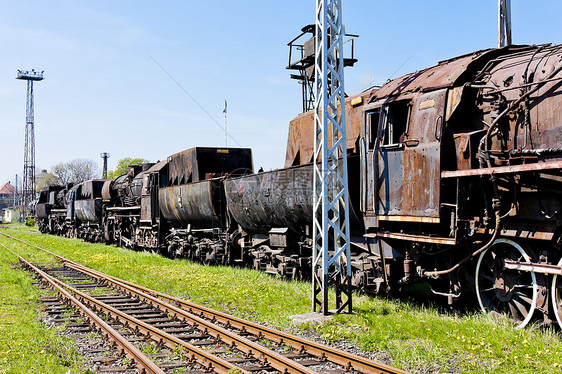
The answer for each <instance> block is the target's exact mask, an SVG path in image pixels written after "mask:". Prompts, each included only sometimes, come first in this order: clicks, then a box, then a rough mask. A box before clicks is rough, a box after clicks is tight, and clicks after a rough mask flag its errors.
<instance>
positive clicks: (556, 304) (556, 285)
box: [550, 259, 562, 328]
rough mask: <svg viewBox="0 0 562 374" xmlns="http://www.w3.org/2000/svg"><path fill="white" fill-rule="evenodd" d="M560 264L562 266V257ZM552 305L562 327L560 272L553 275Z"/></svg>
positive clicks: (561, 281)
mask: <svg viewBox="0 0 562 374" xmlns="http://www.w3.org/2000/svg"><path fill="white" fill-rule="evenodd" d="M558 266H562V259H560V261H559V262H558ZM550 294H551V298H552V306H553V308H552V309H553V311H554V315H555V316H556V320H557V321H558V325H559V326H560V328H562V277H559V276H558V274H556V275H554V276H553V277H552V290H551V293H550Z"/></svg>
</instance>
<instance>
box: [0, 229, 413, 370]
mask: <svg viewBox="0 0 562 374" xmlns="http://www.w3.org/2000/svg"><path fill="white" fill-rule="evenodd" d="M0 234H2V235H5V236H7V237H10V238H12V239H15V240H17V241H19V242H21V243H24V244H26V245H29V246H32V247H34V248H36V249H39V250H41V251H44V252H46V253H49V254H51V255H53V256H55V257H56V258H58V259H60V260H61V261H63V262H66V263H68V264H73V265H75V266H76V267H79V268H81V269H84V270H88V271H90V272H92V273H97V274H99V275H103V276H105V277H107V278H108V279H109V280H111V281H112V283H113V282H119V283H122V284H123V285H127V286H129V287H132V288H136V289H138V290H140V291H142V292H145V293H147V294H150V295H153V296H155V297H160V298H162V299H165V300H168V301H170V302H172V303H175V304H176V305H178V306H180V307H181V308H185V309H187V311H188V312H190V313H193V314H195V313H199V315H209V316H211V317H213V319H215V320H216V321H218V322H220V323H223V324H225V325H230V326H232V327H234V328H237V329H239V330H242V331H246V332H248V333H251V334H254V335H258V336H263V337H264V338H267V339H270V340H273V341H276V342H278V343H280V344H283V343H284V344H288V345H290V346H291V347H293V348H294V349H297V350H302V351H306V352H308V353H311V354H314V355H317V356H318V357H319V358H322V359H326V360H328V361H330V362H333V363H335V364H338V365H340V366H343V367H346V368H350V369H351V368H354V369H356V370H359V371H361V372H365V373H380V374H386V373H388V374H408V372H406V371H403V370H400V369H397V368H393V367H391V366H388V365H385V364H383V363H379V362H374V361H372V360H369V359H367V358H364V357H361V356H357V355H354V354H352V353H348V352H345V351H342V350H340V349H337V348H333V347H330V346H327V345H325V344H321V343H316V342H313V341H309V340H306V339H304V338H301V337H298V336H295V335H292V334H289V333H286V332H283V331H278V330H275V329H272V328H269V327H266V326H262V325H260V324H258V323H255V322H251V321H247V320H244V319H242V318H238V317H234V316H231V315H228V314H226V313H222V312H219V311H215V310H212V309H210V308H207V307H205V306H202V305H198V304H196V303H192V302H189V301H185V300H182V299H179V298H177V297H174V296H170V295H167V294H164V293H162V292H158V291H154V290H151V289H149V288H147V287H144V286H140V285H136V284H134V283H131V282H128V281H125V280H122V279H119V278H117V277H114V276H111V275H106V274H104V273H101V272H99V271H97V270H93V269H90V268H88V267H86V266H84V265H82V264H79V263H77V262H74V261H71V260H68V259H66V258H64V257H62V256H60V255H57V254H55V253H52V252H50V251H48V250H46V249H43V248H40V247H38V246H36V245H34V244H31V243H28V242H26V241H23V240H21V239H18V238H15V237H13V236H10V235H8V234H5V233H2V232H0Z"/></svg>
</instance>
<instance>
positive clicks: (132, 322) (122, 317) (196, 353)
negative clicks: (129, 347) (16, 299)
mask: <svg viewBox="0 0 562 374" xmlns="http://www.w3.org/2000/svg"><path fill="white" fill-rule="evenodd" d="M52 279H53V281H55V282H56V283H58V284H60V285H61V286H64V287H66V288H68V289H69V290H71V291H72V292H73V293H75V294H76V295H78V298H79V299H82V300H85V301H86V303H89V304H94V305H96V306H97V307H98V308H100V309H103V310H104V311H105V312H106V313H108V314H109V315H110V316H112V317H113V318H115V319H116V320H117V321H118V322H121V321H125V325H128V326H129V327H134V328H135V329H137V328H138V331H139V332H140V333H142V334H144V335H145V336H146V337H147V338H151V339H153V340H157V341H158V339H160V340H159V342H161V343H164V344H166V346H167V347H168V348H170V349H174V348H175V347H176V346H177V345H180V346H182V347H184V348H185V349H186V350H187V351H188V353H189V354H191V355H192V360H193V361H195V360H196V361H197V362H199V363H200V364H201V365H203V366H205V365H204V363H208V365H207V367H208V369H212V370H214V371H216V372H218V373H228V372H229V371H230V370H240V368H238V367H237V366H235V365H234V364H231V363H229V362H227V361H225V360H223V359H221V358H219V357H217V356H215V355H212V354H210V353H207V352H205V351H204V350H202V349H199V348H197V347H195V346H194V345H192V344H190V343H187V342H185V341H183V340H181V339H179V338H177V337H175V336H173V335H170V334H168V333H167V332H165V331H163V330H161V329H159V328H157V327H156V326H152V325H149V324H148V323H146V322H143V321H141V320H139V319H137V318H135V317H132V316H130V315H128V314H127V313H124V312H122V311H120V310H118V309H116V308H114V307H112V306H111V305H108V304H106V303H104V302H103V301H100V300H97V299H96V298H95V297H93V296H90V295H87V294H85V293H83V292H81V291H78V290H77V289H75V288H73V287H72V286H69V285H67V284H65V283H64V282H62V281H60V280H58V279H56V278H52ZM240 372H242V373H247V374H248V372H246V371H244V370H240Z"/></svg>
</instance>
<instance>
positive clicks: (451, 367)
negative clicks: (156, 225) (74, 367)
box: [0, 225, 562, 373]
mask: <svg viewBox="0 0 562 374" xmlns="http://www.w3.org/2000/svg"><path fill="white" fill-rule="evenodd" d="M2 231H4V232H6V233H9V234H13V235H15V236H18V237H21V238H22V239H24V240H29V241H33V242H34V243H36V244H37V245H38V246H40V247H44V248H46V249H49V250H52V251H53V252H56V253H58V254H60V255H62V256H65V257H67V258H69V259H71V260H75V261H78V262H81V263H83V264H84V265H87V266H90V267H92V268H94V269H97V270H100V271H102V272H105V273H108V274H111V275H114V276H117V277H119V278H123V279H125V280H128V281H131V282H135V283H138V284H141V285H144V286H147V287H150V288H153V289H155V290H158V291H162V292H166V293H169V294H172V295H175V296H179V297H182V298H185V299H189V300H193V301H195V302H198V303H201V304H205V305H208V306H210V307H213V308H215V309H218V310H223V311H228V312H229V313H231V314H233V315H237V316H240V317H244V318H248V319H251V320H254V321H259V322H264V323H267V324H269V325H273V326H275V327H278V328H283V329H290V328H291V326H290V322H289V318H288V317H289V316H290V315H293V314H302V313H307V312H309V311H310V300H311V296H310V293H311V286H310V284H309V283H306V282H287V281H284V280H282V279H278V278H274V277H271V276H268V275H266V274H264V273H261V272H257V271H253V270H249V269H238V268H231V267H214V266H206V267H205V266H201V265H199V264H194V263H191V262H189V261H186V260H179V261H178V260H175V261H172V260H169V259H166V258H162V257H160V256H157V255H153V254H150V253H145V252H134V251H130V250H125V249H121V248H117V247H115V246H106V245H101V244H99V245H94V244H88V243H84V242H82V241H81V240H76V239H64V238H58V237H54V236H48V235H38V234H37V231H36V230H31V229H30V228H28V227H25V226H20V225H9V226H8V228H7V229H5V230H2ZM0 242H1V243H4V244H6V245H7V246H9V247H10V248H15V249H16V250H17V251H18V253H22V254H23V253H24V252H25V253H27V254H28V255H29V256H34V257H32V258H31V259H32V260H33V261H47V260H48V256H47V257H45V256H44V255H41V254H38V252H37V251H36V250H34V249H31V248H29V247H27V248H26V247H23V246H21V245H16V244H14V243H13V242H11V241H9V240H7V239H5V238H2V237H0ZM0 254H2V257H0V258H1V259H2V261H3V263H2V264H3V265H5V264H6V262H13V261H14V258H13V256H12V255H9V256H8V255H6V254H5V251H2V250H0ZM6 271H7V270H6ZM2 273H4V268H2ZM26 287H27V286H26ZM26 287H23V286H22V287H20V288H22V289H23V288H26ZM27 292H32V291H27ZM354 311H355V313H354V314H353V315H351V316H349V315H340V316H336V317H335V318H334V319H332V320H331V321H330V322H327V323H325V324H323V325H304V326H302V328H303V329H313V330H315V331H316V332H317V333H318V334H320V335H321V336H322V337H323V338H324V339H325V340H326V341H329V342H333V341H338V340H341V339H348V340H350V341H352V342H355V343H357V344H358V345H359V346H360V347H361V348H363V349H365V350H369V351H373V352H375V356H378V357H384V358H385V359H387V360H389V361H390V363H391V364H392V365H393V366H396V367H399V368H402V369H405V370H408V371H412V372H416V373H433V372H441V373H447V372H455V373H456V372H459V373H547V372H548V373H553V372H558V373H562V359H561V358H560V357H562V343H561V340H560V335H559V333H557V332H555V331H553V330H549V329H541V328H538V327H536V326H531V327H530V328H527V329H524V330H516V329H515V328H514V327H513V325H511V324H510V323H509V322H508V321H507V320H505V319H502V318H497V317H492V316H490V315H482V314H479V313H476V314H468V315H459V314H458V313H456V312H454V311H452V312H450V311H443V310H438V309H436V308H431V307H423V306H419V305H416V304H414V303H410V302H408V301H391V300H386V299H380V298H371V297H367V296H359V295H356V296H355V299H354ZM1 335H3V334H2V331H0V336H1ZM11 340H13V341H19V339H16V338H15V337H14V336H13V337H12V339H11ZM38 344H40V343H38ZM1 350H2V348H0V351H1ZM0 355H3V356H0V360H1V359H3V358H5V357H7V358H8V359H10V358H11V354H10V353H8V354H3V353H0ZM0 372H1V371H0ZM53 372H56V371H53Z"/></svg>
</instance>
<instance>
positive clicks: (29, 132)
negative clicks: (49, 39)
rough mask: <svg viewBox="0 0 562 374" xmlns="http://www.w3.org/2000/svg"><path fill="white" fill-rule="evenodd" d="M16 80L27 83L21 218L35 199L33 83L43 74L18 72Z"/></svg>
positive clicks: (24, 216) (33, 71)
mask: <svg viewBox="0 0 562 374" xmlns="http://www.w3.org/2000/svg"><path fill="white" fill-rule="evenodd" d="M16 79H21V80H25V81H27V102H26V107H25V145H24V157H23V188H22V205H23V206H22V217H23V218H24V219H25V218H26V217H27V208H28V205H29V203H30V202H32V201H33V199H35V125H34V113H33V81H41V80H43V72H42V71H41V72H39V71H35V70H31V71H26V70H18V75H17V76H16Z"/></svg>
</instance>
